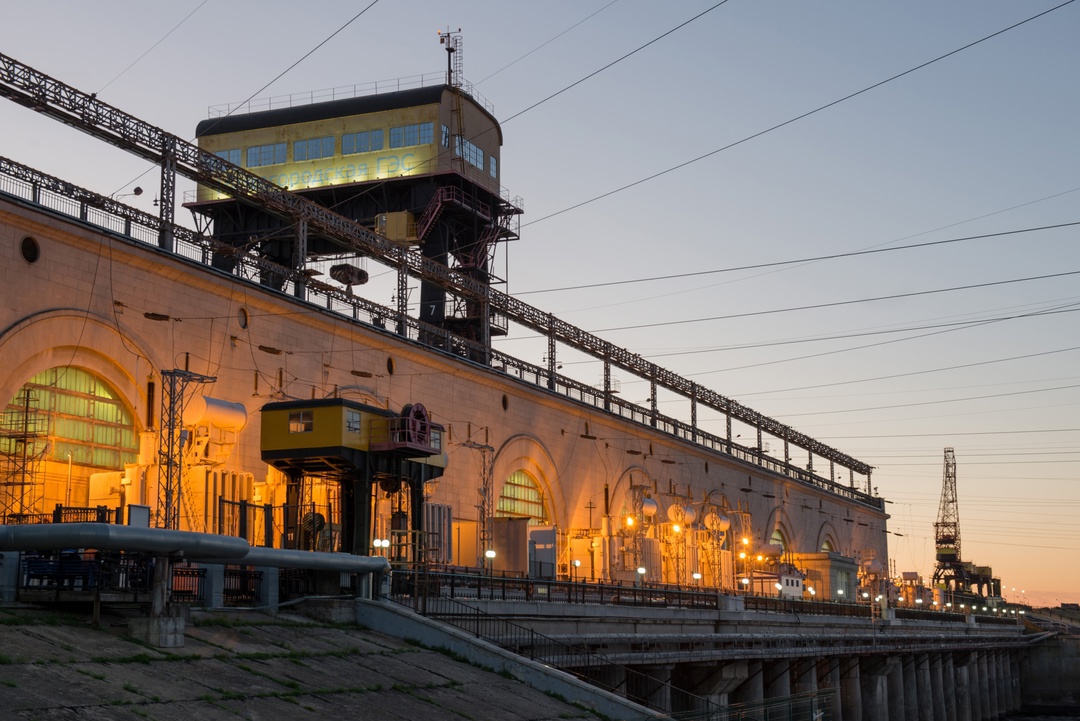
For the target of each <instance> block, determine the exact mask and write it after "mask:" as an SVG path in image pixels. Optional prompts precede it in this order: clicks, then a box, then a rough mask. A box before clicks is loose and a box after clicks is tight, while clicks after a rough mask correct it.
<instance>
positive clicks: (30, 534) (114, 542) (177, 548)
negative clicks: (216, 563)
mask: <svg viewBox="0 0 1080 721" xmlns="http://www.w3.org/2000/svg"><path fill="white" fill-rule="evenodd" d="M57 548H93V549H99V550H103V551H141V552H144V553H156V554H164V555H184V556H189V555H202V556H211V555H212V556H214V557H216V558H223V559H230V562H232V563H236V562H237V560H238V559H241V558H243V557H244V556H246V555H247V554H248V551H250V550H251V546H250V545H248V542H247V541H246V540H244V539H243V538H234V537H232V536H218V535H214V534H210V533H195V532H192V531H173V530H169V529H165V528H138V527H133V526H116V525H112V524H109V523H42V524H36V525H31V526H5V525H0V551H40V550H50V549H57Z"/></svg>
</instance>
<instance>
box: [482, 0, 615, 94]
mask: <svg viewBox="0 0 1080 721" xmlns="http://www.w3.org/2000/svg"><path fill="white" fill-rule="evenodd" d="M617 2H619V0H611V2H609V3H608V4H607V5H605V6H604V7H602V8H600V9H599V10H597V11H596V12H594V13H591V14H590V15H587V16H586V17H585V18H583V19H581V20H578V21H577V22H576V23H574V24H573V25H571V26H570V27H568V28H566V30H563V31H562V32H561V33H559V34H558V35H556V36H555V37H553V38H551V39H550V40H548V41H546V42H543V43H541V44H540V45H537V46H536V47H535V48H533V49H532V50H530V51H529V52H527V53H525V54H524V55H522V56H521V57H519V58H518V59H517V60H513V61H511V62H509V63H507V64H506V65H503V66H502V67H501V68H499V69H498V70H496V71H495V72H493V73H492V74H491V75H488V76H487V77H485V78H482V79H481V80H479V81H478V82H476V83H473V84H474V85H480V84H481V83H484V82H486V81H488V80H491V79H492V78H493V77H495V76H496V75H498V74H499V73H501V72H502V71H503V70H506V69H507V68H509V67H511V66H512V65H516V64H517V63H519V62H521V61H522V60H524V59H525V58H527V57H529V56H530V55H532V54H533V53H535V52H536V51H537V50H540V49H542V48H544V47H546V46H548V45H550V44H551V43H553V42H555V41H556V40H558V39H559V38H561V37H562V36H563V35H566V34H567V33H568V32H570V31H571V30H573V29H574V28H576V27H577V26H578V25H581V24H583V23H585V22H586V21H588V20H591V19H592V18H594V17H595V16H597V15H599V14H600V13H602V12H604V11H605V10H607V9H608V8H609V7H611V6H612V5H614V4H615V3H617Z"/></svg>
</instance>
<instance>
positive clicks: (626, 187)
mask: <svg viewBox="0 0 1080 721" xmlns="http://www.w3.org/2000/svg"><path fill="white" fill-rule="evenodd" d="M1073 2H1075V0H1065V2H1063V3H1061V4H1060V5H1055V6H1054V7H1052V8H1050V9H1048V10H1044V11H1042V12H1041V13H1038V14H1037V15H1032V16H1031V17H1029V18H1027V19H1025V20H1021V21H1020V22H1017V23H1014V24H1012V25H1010V26H1008V27H1006V28H1003V29H1001V30H998V31H996V32H993V33H991V34H989V35H986V36H984V37H982V38H979V39H978V40H975V41H973V42H970V43H968V44H967V45H964V46H961V47H959V48H956V49H955V50H951V51H949V52H947V53H945V54H944V55H939V56H937V57H936V58H934V59H932V60H927V61H926V62H924V63H921V64H919V65H916V66H915V67H913V68H909V69H907V70H905V71H903V72H902V73H897V74H896V75H893V76H892V77H889V78H886V79H885V80H881V81H878V82H876V83H874V84H873V85H868V86H866V87H865V88H863V89H862V90H856V91H855V92H853V93H849V94H848V95H845V96H844V97H842V98H838V99H836V100H833V101H831V102H829V103H826V104H825V105H821V106H819V107H817V108H814V109H813V110H809V111H807V112H805V113H803V114H801V115H796V116H795V117H793V118H789V119H788V120H785V121H784V122H782V123H777V124H776V125H773V126H772V127H769V128H766V129H764V130H760V131H758V132H756V133H754V134H753V135H747V136H746V137H744V138H742V139H741V140H736V141H734V142H732V143H728V144H727V145H725V146H723V147H720V148H717V149H716V150H711V151H709V152H708V153H704V154H702V155H699V156H697V157H696V158H692V159H690V160H687V161H684V162H682V163H679V164H678V165H673V166H671V167H670V168H667V169H666V170H661V171H660V172H657V173H653V174H652V175H649V176H646V177H644V178H641V179H639V180H635V181H634V182H632V183H628V184H626V185H623V186H620V187H618V188H615V189H614V190H609V191H608V192H606V193H603V194H601V195H597V196H595V197H593V198H589V199H588V200H583V201H581V202H580V203H576V204H574V205H571V206H569V207H566V208H563V209H562V210H557V211H555V212H554V213H549V214H547V215H544V216H542V217H540V218H537V219H536V220H530V221H529V222H528V223H522V226H521V227H523V228H524V227H527V226H530V225H535V224H537V223H542V222H543V221H545V220H549V219H551V218H555V217H557V216H560V215H563V214H565V213H569V212H570V211H572V210H577V209H578V208H581V207H584V206H586V205H590V204H592V203H595V202H596V201H598V200H603V199H604V198H607V197H610V196H612V195H615V194H616V193H621V192H622V191H624V190H629V189H630V188H634V187H636V186H638V185H642V184H643V183H647V182H649V181H650V180H655V179H656V178H660V177H662V176H664V175H667V174H669V173H673V172H675V171H676V170H681V169H682V168H685V167H687V166H689V165H693V164H694V163H697V162H699V161H701V160H704V159H706V158H710V157H712V156H713V155H716V154H718V153H722V152H724V151H725V150H730V149H731V148H734V147H736V146H739V145H742V144H743V143H746V142H749V141H751V140H754V139H755V138H760V137H761V136H763V135H766V134H768V133H771V132H773V131H775V130H779V129H780V128H783V127H786V126H788V125H791V124H792V123H796V122H798V121H800V120H803V119H804V118H808V117H810V116H811V115H815V114H817V113H820V112H821V111H823V110H827V109H829V108H831V107H833V106H836V105H839V104H840V103H843V102H845V101H847V100H851V99H852V98H856V97H858V96H860V95H862V94H864V93H867V92H870V91H871V90H874V89H875V88H879V87H881V86H882V85H885V84H886V83H891V82H892V81H894V80H898V79H900V78H902V77H904V76H905V75H910V74H911V73H914V72H916V71H918V70H922V69H923V68H925V67H927V66H929V65H933V64H934V63H937V62H939V61H941V60H944V59H946V58H948V57H951V56H953V55H956V54H957V53H960V52H963V51H964V50H968V49H969V48H973V47H975V46H976V45H979V44H980V43H984V42H986V41H987V40H990V39H992V38H995V37H997V36H998V35H1001V34H1003V33H1006V32H1008V31H1010V30H1013V29H1015V28H1018V27H1020V26H1021V25H1024V24H1026V23H1029V22H1032V21H1033V20H1037V19H1038V18H1041V17H1043V16H1044V15H1048V14H1049V13H1052V12H1054V11H1055V10H1060V9H1061V8H1063V7H1065V6H1066V5H1071V4H1072V3H1073ZM709 9H710V10H711V9H712V8H709ZM706 12H708V11H706ZM597 72H599V71H597ZM594 74H595V73H594ZM587 77H592V76H591V75H590V76H587ZM584 79H587V78H583V80H584ZM578 82H581V81H578ZM576 84H577V83H575V85H576ZM570 87H573V86H570ZM568 89H569V88H564V90H568ZM559 92H563V91H562V90H560V91H559ZM556 94H558V93H556ZM552 97H554V96H552ZM548 99H549V98H545V99H544V100H542V101H541V102H545V101H546V100H548ZM539 104H540V103H537V105H539ZM533 107H536V106H535V105H534V106H530V107H529V108H526V109H525V110H523V111H521V112H525V111H527V110H531V109H532V108H533ZM520 114H521V113H518V114H517V115H520ZM511 117H517V116H516V115H515V116H511ZM503 122H506V121H503Z"/></svg>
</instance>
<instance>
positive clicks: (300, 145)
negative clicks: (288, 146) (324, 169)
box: [292, 140, 307, 161]
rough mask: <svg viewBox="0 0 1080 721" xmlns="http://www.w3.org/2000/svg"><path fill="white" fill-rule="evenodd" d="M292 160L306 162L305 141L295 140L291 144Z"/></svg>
mask: <svg viewBox="0 0 1080 721" xmlns="http://www.w3.org/2000/svg"><path fill="white" fill-rule="evenodd" d="M292 159H293V160H294V161H300V160H307V141H306V140H297V141H296V142H295V143H293V147H292Z"/></svg>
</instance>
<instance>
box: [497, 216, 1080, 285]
mask: <svg viewBox="0 0 1080 721" xmlns="http://www.w3.org/2000/svg"><path fill="white" fill-rule="evenodd" d="M1076 225H1080V221H1072V222H1069V223H1059V224H1057V225H1042V226H1038V227H1034V228H1020V229H1018V230H1005V231H1001V232H999V233H985V234H982V235H968V236H965V237H963V238H948V239H946V240H933V241H928V242H926V243H911V244H909V245H894V246H891V247H889V248H870V249H867V250H853V251H850V252H847V253H832V254H830V255H817V256H810V257H807V258H794V259H792V260H778V261H773V262H770V263H753V264H751V265H737V266H733V267H731V268H714V269H712V270H697V271H693V272H690V273H672V274H670V275H653V276H648V277H645V278H629V279H626V280H611V281H606V282H603V283H585V284H583V285H567V286H563V287H561V288H544V289H541V290H526V291H518V292H516V293H514V295H536V294H538V293H561V292H563V291H567V290H583V289H586V288H606V287H609V286H615V285H631V284H633V283H647V282H651V281H657V280H677V279H681V278H693V277H696V276H702V275H716V274H718V273H735V272H738V271H743V270H760V269H761V268H777V267H781V266H785V265H797V264H800V263H816V262H819V261H823V260H837V259H839V258H854V257H857V256H860V255H874V254H877V253H892V252H894V251H899V250H912V249H915V248H931V247H933V246H936V245H949V244H951V243H964V242H967V241H970V240H985V239H987V238H1000V237H1002V236H1006V235H1017V234H1019V233H1035V232H1038V231H1041V230H1055V229H1058V228H1069V227H1072V226H1076Z"/></svg>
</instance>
